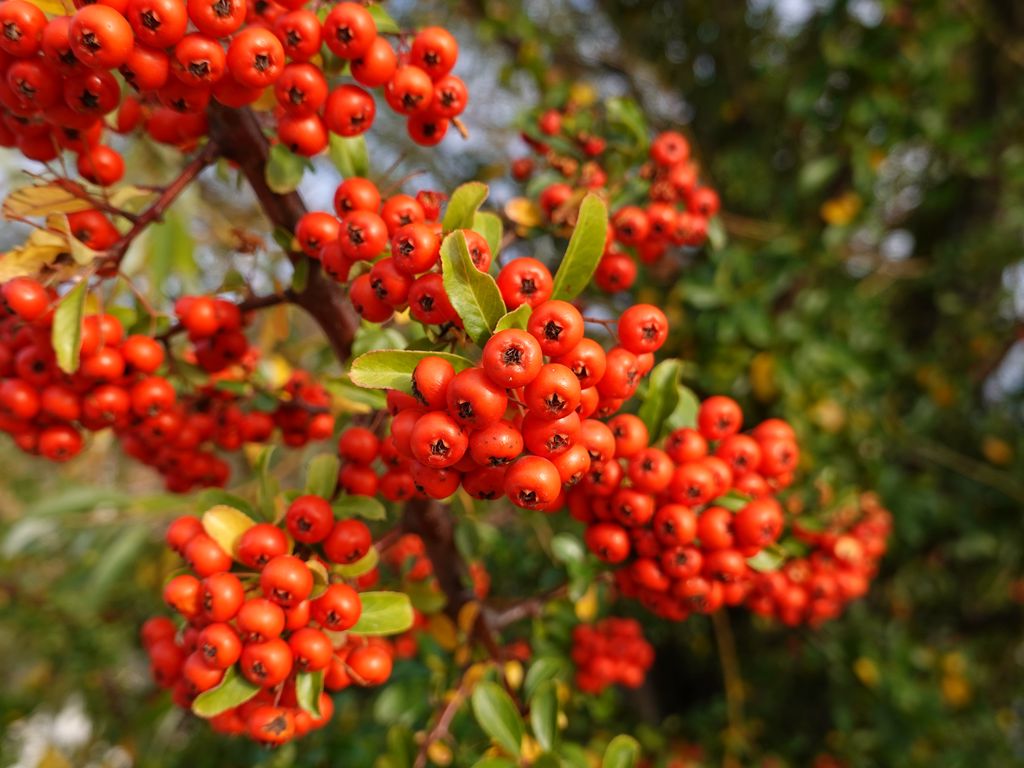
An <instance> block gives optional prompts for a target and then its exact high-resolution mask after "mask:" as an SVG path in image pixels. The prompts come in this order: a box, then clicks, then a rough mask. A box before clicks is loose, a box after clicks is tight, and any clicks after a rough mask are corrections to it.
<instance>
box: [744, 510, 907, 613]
mask: <svg viewBox="0 0 1024 768" xmlns="http://www.w3.org/2000/svg"><path fill="white" fill-rule="evenodd" d="M891 530H892V516H891V515H890V513H889V512H888V511H887V510H885V509H883V508H882V507H881V506H880V505H879V503H878V500H877V499H876V498H875V497H874V495H872V494H863V495H862V496H861V498H860V504H859V505H853V506H850V507H848V508H847V509H846V510H844V511H843V512H842V513H840V515H839V516H838V518H837V519H836V520H834V521H833V524H832V525H831V526H830V527H829V528H827V529H826V530H824V531H811V530H807V529H806V528H804V527H802V526H801V525H800V524H799V522H795V523H794V524H793V534H794V536H795V537H796V539H797V540H799V541H802V542H804V543H805V544H806V545H807V546H808V547H809V548H810V552H809V553H808V554H807V555H806V556H804V557H798V558H793V559H792V560H789V561H788V562H787V563H786V564H785V565H784V566H783V567H782V568H781V569H780V570H778V571H772V572H770V573H759V574H756V575H755V576H754V577H753V579H752V585H751V589H750V593H749V595H748V596H747V600H746V604H747V606H748V607H749V608H750V609H751V610H752V611H754V612H755V613H757V614H760V615H763V616H772V617H774V618H776V619H778V620H779V621H781V622H783V623H784V624H787V625H789V626H796V625H798V624H805V623H806V624H811V625H812V626H816V625H818V624H821V623H822V622H824V621H828V620H831V619H834V618H836V617H838V616H839V615H840V614H841V613H842V611H843V608H844V607H845V606H846V605H847V603H849V602H851V601H853V600H856V599H858V598H860V597H863V596H864V595H865V594H866V593H867V591H868V587H869V586H870V583H871V580H872V579H873V578H874V576H875V573H876V572H877V569H878V561H879V560H880V559H881V557H882V555H884V554H885V550H886V546H887V541H888V538H889V533H890V531H891Z"/></svg>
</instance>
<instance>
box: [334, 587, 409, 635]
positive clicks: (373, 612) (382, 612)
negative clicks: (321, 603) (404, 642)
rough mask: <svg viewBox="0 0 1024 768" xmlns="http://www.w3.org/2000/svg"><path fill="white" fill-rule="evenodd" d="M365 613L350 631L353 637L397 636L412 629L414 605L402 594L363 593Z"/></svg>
mask: <svg viewBox="0 0 1024 768" xmlns="http://www.w3.org/2000/svg"><path fill="white" fill-rule="evenodd" d="M359 598H360V600H361V601H362V603H363V612H362V614H360V616H359V621H357V622H356V625H355V626H354V627H352V629H350V630H349V632H351V633H352V634H353V635H397V634H400V633H402V632H405V631H407V630H409V629H410V628H411V627H412V622H413V614H412V603H411V602H410V601H409V596H408V595H405V594H402V593H401V592H363V593H361V594H360V595H359Z"/></svg>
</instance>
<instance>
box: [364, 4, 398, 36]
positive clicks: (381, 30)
mask: <svg viewBox="0 0 1024 768" xmlns="http://www.w3.org/2000/svg"><path fill="white" fill-rule="evenodd" d="M366 10H368V11H369V12H370V15H371V16H373V21H374V23H375V24H376V25H377V34H378V35H398V34H401V32H402V28H401V27H399V26H398V23H397V22H396V21H395V20H394V19H393V18H391V15H390V14H389V13H388V12H387V11H385V10H384V8H383V7H382V6H380V5H377V4H376V3H374V4H373V5H369V6H367V7H366Z"/></svg>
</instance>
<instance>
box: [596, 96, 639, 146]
mask: <svg viewBox="0 0 1024 768" xmlns="http://www.w3.org/2000/svg"><path fill="white" fill-rule="evenodd" d="M605 108H606V110H607V114H608V122H609V123H611V124H612V125H614V126H618V127H620V128H623V129H625V131H626V132H627V133H628V134H629V135H630V138H631V139H632V140H633V142H632V144H633V145H634V146H635V148H636V149H637V151H638V152H643V151H645V150H646V149H647V143H648V136H647V121H646V120H645V119H644V113H643V110H641V109H640V106H639V105H638V104H637V103H636V102H635V101H633V100H632V99H626V98H614V99H608V102H607V103H606V105H605Z"/></svg>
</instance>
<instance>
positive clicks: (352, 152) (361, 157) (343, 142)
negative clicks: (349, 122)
mask: <svg viewBox="0 0 1024 768" xmlns="http://www.w3.org/2000/svg"><path fill="white" fill-rule="evenodd" d="M379 7H380V6H371V8H379ZM327 155H328V157H330V158H331V162H332V163H334V167H335V168H337V169H338V173H340V174H341V175H342V178H345V179H350V178H352V177H353V176H366V174H367V173H369V171H370V153H369V152H368V151H367V149H366V137H364V136H363V135H362V134H360V135H358V136H338V135H337V134H334V133H332V134H331V138H330V140H329V144H328V149H327Z"/></svg>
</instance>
